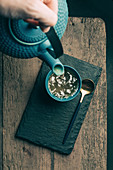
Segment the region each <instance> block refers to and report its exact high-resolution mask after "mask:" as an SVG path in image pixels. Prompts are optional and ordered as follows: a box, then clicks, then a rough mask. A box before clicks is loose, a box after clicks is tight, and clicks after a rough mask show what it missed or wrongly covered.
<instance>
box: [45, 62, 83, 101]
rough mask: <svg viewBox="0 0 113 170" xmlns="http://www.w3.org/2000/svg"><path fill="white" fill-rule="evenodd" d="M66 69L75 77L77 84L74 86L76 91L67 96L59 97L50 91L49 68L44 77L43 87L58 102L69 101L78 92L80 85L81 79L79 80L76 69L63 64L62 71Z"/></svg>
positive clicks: (50, 72) (50, 73)
mask: <svg viewBox="0 0 113 170" xmlns="http://www.w3.org/2000/svg"><path fill="white" fill-rule="evenodd" d="M65 70H66V71H68V72H70V73H72V75H73V76H74V77H76V81H77V82H76V83H77V86H76V91H75V92H74V94H73V95H69V96H68V97H67V98H59V97H57V96H55V95H54V94H53V93H51V90H50V87H49V79H50V77H51V75H52V74H53V71H52V70H50V71H49V72H48V74H47V76H46V79H45V88H46V91H47V93H48V94H49V96H50V97H51V98H52V99H54V100H56V101H59V102H67V101H70V100H72V99H74V98H75V97H76V96H77V95H78V94H79V92H80V89H81V86H82V80H81V77H80V74H79V73H78V72H77V70H76V69H74V68H73V67H71V66H68V65H64V71H65Z"/></svg>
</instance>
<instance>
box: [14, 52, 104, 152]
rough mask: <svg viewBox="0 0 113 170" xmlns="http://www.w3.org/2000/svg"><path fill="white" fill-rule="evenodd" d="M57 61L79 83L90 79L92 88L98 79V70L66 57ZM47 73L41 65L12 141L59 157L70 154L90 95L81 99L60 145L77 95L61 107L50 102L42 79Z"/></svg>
mask: <svg viewBox="0 0 113 170" xmlns="http://www.w3.org/2000/svg"><path fill="white" fill-rule="evenodd" d="M60 60H61V61H62V63H63V64H64V65H70V66H72V67H74V68H75V69H76V70H77V71H78V72H79V74H80V76H81V78H82V79H86V78H90V79H92V80H93V81H94V83H95V87H96V85H97V82H98V79H99V77H100V75H101V70H102V69H101V68H100V67H97V66H94V65H91V64H89V63H87V62H84V61H82V60H79V59H76V58H74V57H71V56H69V55H66V54H64V55H63V56H61V57H60ZM49 70H50V69H49V67H48V66H47V65H46V64H45V63H43V64H42V67H41V69H40V71H39V74H38V76H37V79H36V82H35V85H34V88H33V90H32V93H31V96H30V98H29V101H28V104H27V106H26V109H25V111H24V114H23V116H22V119H21V122H20V125H19V127H18V130H17V132H16V137H19V138H22V139H25V140H28V141H30V142H32V143H34V144H37V145H40V146H43V147H46V148H49V149H52V150H54V151H57V152H60V153H63V154H70V153H71V151H72V149H73V147H74V144H75V141H76V139H77V136H78V133H79V131H80V128H81V125H82V123H83V120H84V118H85V115H86V113H87V110H88V107H89V104H90V101H91V98H92V96H93V93H92V94H90V95H88V96H86V97H85V98H84V101H83V103H82V105H81V108H80V110H79V113H78V116H77V118H76V120H75V123H74V125H73V128H72V130H71V132H70V134H69V136H68V139H67V141H66V143H65V144H64V145H63V144H62V141H63V138H64V135H65V132H66V129H67V127H68V124H69V122H70V120H71V117H72V115H73V113H74V110H75V108H76V106H77V103H78V101H79V99H80V94H79V95H78V96H77V97H76V98H75V99H73V100H71V101H69V102H65V103H60V102H58V101H55V100H54V99H52V98H51V97H50V96H49V95H48V94H47V92H46V89H45V78H46V75H47V73H48V72H49Z"/></svg>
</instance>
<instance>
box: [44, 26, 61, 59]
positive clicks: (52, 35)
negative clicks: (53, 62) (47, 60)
mask: <svg viewBox="0 0 113 170" xmlns="http://www.w3.org/2000/svg"><path fill="white" fill-rule="evenodd" d="M46 35H47V37H48V39H49V41H50V43H51V45H52V47H53V49H54V53H55V58H59V57H60V56H61V55H63V47H62V44H61V41H60V39H59V37H58V35H57V33H56V32H55V29H54V28H53V27H51V28H50V30H49V31H48V32H47V33H46Z"/></svg>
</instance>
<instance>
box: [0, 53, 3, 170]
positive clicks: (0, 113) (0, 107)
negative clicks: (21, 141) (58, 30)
mask: <svg viewBox="0 0 113 170" xmlns="http://www.w3.org/2000/svg"><path fill="white" fill-rule="evenodd" d="M2 81H3V54H2V53H1V52H0V170H2V156H3V150H2V146H3V141H2V139H3V138H2V137H3V136H2V131H3V124H2V121H3V94H2V91H3V82H2Z"/></svg>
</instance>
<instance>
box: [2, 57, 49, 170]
mask: <svg viewBox="0 0 113 170" xmlns="http://www.w3.org/2000/svg"><path fill="white" fill-rule="evenodd" d="M40 65H41V61H40V60H39V59H37V58H34V59H28V60H22V59H15V58H11V57H9V56H6V55H4V91H3V93H4V104H3V109H4V119H3V126H4V133H3V153H4V155H3V168H4V170H9V169H10V170H28V169H29V170H31V169H32V170H36V169H39V170H40V169H48V170H49V169H51V152H50V151H49V150H46V149H44V148H41V147H37V146H34V145H32V144H30V143H27V142H26V141H23V140H18V139H16V138H15V137H14V136H15V132H16V130H17V127H18V125H19V122H20V120H21V117H22V114H23V111H24V109H25V106H26V104H27V101H28V99H29V96H30V93H31V90H32V88H33V85H34V82H35V79H36V77H37V74H38V71H39V69H40Z"/></svg>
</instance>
